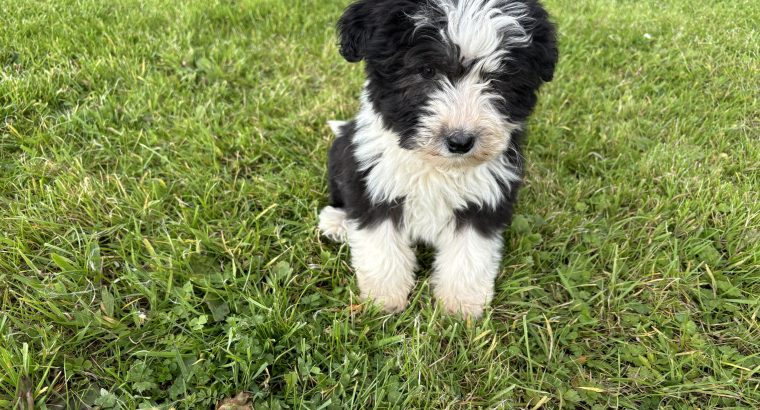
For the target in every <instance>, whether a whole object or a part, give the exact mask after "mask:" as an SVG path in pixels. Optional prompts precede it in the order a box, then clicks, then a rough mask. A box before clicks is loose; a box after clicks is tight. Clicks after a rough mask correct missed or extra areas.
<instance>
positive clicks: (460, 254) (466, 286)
mask: <svg viewBox="0 0 760 410" xmlns="http://www.w3.org/2000/svg"><path fill="white" fill-rule="evenodd" d="M437 248H438V254H437V255H436V259H435V263H434V266H433V267H434V272H433V277H432V283H433V292H434V294H435V296H436V299H438V301H440V303H441V304H442V305H443V307H444V309H446V311H448V312H450V313H459V314H461V315H463V316H465V317H472V318H478V317H480V315H481V314H482V313H483V308H484V307H485V306H486V305H487V304H488V303H489V302H490V301H491V299H492V298H493V292H494V280H495V279H496V275H498V273H499V266H500V264H501V248H502V236H501V235H494V236H491V237H486V236H483V235H482V234H480V233H479V232H477V231H475V230H474V229H472V228H470V227H465V228H462V229H457V230H456V231H454V232H451V233H450V234H448V235H442V237H441V238H440V241H439V243H438V244H437Z"/></svg>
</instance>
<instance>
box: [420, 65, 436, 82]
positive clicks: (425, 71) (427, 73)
mask: <svg viewBox="0 0 760 410" xmlns="http://www.w3.org/2000/svg"><path fill="white" fill-rule="evenodd" d="M420 75H421V76H422V78H426V79H428V80H430V79H432V78H433V77H435V68H433V67H430V66H429V65H426V66H423V67H422V68H420Z"/></svg>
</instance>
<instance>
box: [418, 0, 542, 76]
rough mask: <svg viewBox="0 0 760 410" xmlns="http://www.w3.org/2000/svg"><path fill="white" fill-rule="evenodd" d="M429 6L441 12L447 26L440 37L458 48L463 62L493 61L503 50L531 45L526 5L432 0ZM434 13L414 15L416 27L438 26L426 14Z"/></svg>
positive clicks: (504, 0)
mask: <svg viewBox="0 0 760 410" xmlns="http://www.w3.org/2000/svg"><path fill="white" fill-rule="evenodd" d="M430 4H431V7H433V8H436V9H438V10H440V11H442V12H443V14H444V16H443V18H444V20H445V21H444V23H445V24H446V27H445V29H444V30H442V34H444V35H445V37H447V40H448V41H450V42H451V43H453V44H455V45H457V46H458V47H459V51H460V53H461V56H460V57H462V58H463V59H465V60H475V59H482V58H489V59H490V58H494V59H495V58H497V57H500V56H501V55H502V54H503V53H505V52H506V50H505V48H507V49H508V48H510V47H526V46H527V45H528V44H529V43H530V35H528V34H527V31H526V25H528V24H529V23H530V21H531V18H530V17H528V15H527V14H528V9H527V6H526V5H525V4H523V3H520V2H518V1H510V0H431V3H430ZM434 12H435V11H434V10H430V9H428V10H424V11H423V12H422V14H421V15H418V16H415V17H414V19H415V20H416V22H417V26H418V27H420V26H424V25H435V24H436V23H438V22H439V21H436V20H437V19H435V18H434V17H431V16H430V15H429V14H430V13H434ZM505 46H506V47H505ZM488 68H490V67H488Z"/></svg>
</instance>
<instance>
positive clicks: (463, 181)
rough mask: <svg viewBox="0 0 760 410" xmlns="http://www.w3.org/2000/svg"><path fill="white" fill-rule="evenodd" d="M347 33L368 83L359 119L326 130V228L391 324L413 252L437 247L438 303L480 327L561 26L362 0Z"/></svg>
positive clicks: (399, 1) (410, 280) (341, 26)
mask: <svg viewBox="0 0 760 410" xmlns="http://www.w3.org/2000/svg"><path fill="white" fill-rule="evenodd" d="M338 31H339V34H340V53H341V55H343V57H344V58H345V59H346V60H348V61H349V62H359V61H361V60H364V61H365V63H366V67H365V68H366V75H367V80H366V82H365V85H364V89H363V91H362V93H361V108H360V110H359V113H358V114H357V116H356V117H355V118H354V119H353V120H350V121H346V122H336V121H333V122H331V123H330V125H331V127H332V128H333V131H334V132H335V134H336V136H337V138H336V139H335V142H334V143H333V145H332V147H331V149H330V154H329V188H330V206H327V207H325V208H324V209H322V211H321V213H320V215H319V228H320V230H321V232H322V233H323V234H324V235H326V236H328V237H330V238H333V239H335V240H338V241H345V240H347V241H348V243H349V245H350V248H351V260H352V264H353V267H354V269H355V271H356V276H357V279H358V283H359V288H360V290H361V297H362V298H364V299H372V300H374V301H375V302H377V303H379V304H381V305H382V306H383V307H384V309H385V310H387V311H390V312H395V311H399V310H401V309H403V308H404V307H405V306H406V305H407V303H408V296H409V293H410V291H411V289H412V287H413V285H414V272H415V268H416V258H415V253H414V249H413V246H414V244H415V243H417V242H423V243H428V244H430V245H432V246H433V247H434V248H435V250H436V257H435V262H434V265H433V274H432V279H431V283H432V285H433V291H434V294H435V297H436V299H437V300H438V301H439V302H440V303H441V304H442V306H443V307H444V308H445V309H446V310H447V311H449V312H452V313H459V314H461V315H464V316H468V317H478V316H480V315H481V314H482V312H483V309H484V307H485V306H486V305H487V304H488V303H489V302H490V301H491V299H492V297H493V293H494V280H495V278H496V276H497V274H498V273H499V271H500V264H501V252H502V244H503V234H504V230H505V229H506V228H507V227H508V226H509V224H510V221H511V218H512V210H513V207H514V205H515V202H516V200H517V190H518V188H519V186H520V181H521V178H522V175H523V161H522V155H521V150H520V142H521V140H522V138H523V135H524V133H525V122H526V120H527V119H528V116H529V115H530V113H531V111H532V110H533V108H534V106H535V105H536V98H537V96H536V93H537V91H538V89H539V87H540V86H541V84H542V83H544V82H547V81H550V80H551V79H552V76H553V74H554V66H555V64H556V62H557V55H558V53H557V45H556V35H555V29H554V26H553V25H552V23H551V22H550V21H549V18H548V15H547V13H546V11H545V10H544V8H543V7H542V6H541V5H540V4H539V3H538V2H537V1H535V0H360V1H356V2H354V3H353V4H351V5H350V6H349V7H348V8H347V9H346V10H345V12H344V13H343V16H342V17H341V18H340V20H339V22H338Z"/></svg>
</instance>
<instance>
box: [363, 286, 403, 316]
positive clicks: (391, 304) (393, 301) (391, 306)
mask: <svg viewBox="0 0 760 410" xmlns="http://www.w3.org/2000/svg"><path fill="white" fill-rule="evenodd" d="M407 296H408V295H406V294H401V293H400V292H377V291H374V292H372V293H370V292H364V291H362V293H361V299H362V300H363V301H368V302H372V303H375V304H377V305H379V306H380V307H382V308H383V310H384V311H386V312H388V313H398V312H401V311H402V310H404V309H406V306H407V305H408V304H409V298H408V297H407Z"/></svg>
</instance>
